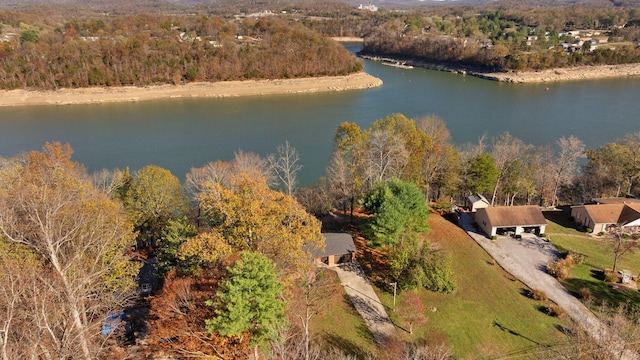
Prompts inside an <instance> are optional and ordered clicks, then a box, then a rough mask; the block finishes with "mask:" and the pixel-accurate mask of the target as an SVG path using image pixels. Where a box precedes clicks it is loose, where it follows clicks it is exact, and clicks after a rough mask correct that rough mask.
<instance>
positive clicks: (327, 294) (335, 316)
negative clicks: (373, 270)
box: [294, 270, 377, 358]
mask: <svg viewBox="0 0 640 360" xmlns="http://www.w3.org/2000/svg"><path fill="white" fill-rule="evenodd" d="M325 273H326V276H327V279H326V280H325V281H326V283H327V284H326V285H323V288H322V289H320V293H319V299H318V301H317V304H316V305H317V306H315V307H314V311H317V313H318V315H316V316H315V317H314V318H313V319H312V320H311V332H312V333H313V334H314V338H315V339H316V341H319V342H320V343H321V346H322V347H325V348H327V347H334V348H337V349H340V350H341V351H343V352H344V353H346V354H349V355H355V356H357V357H358V358H364V357H365V356H366V355H368V354H372V353H376V352H377V345H376V343H375V341H374V339H373V335H372V334H371V332H370V331H369V329H368V328H367V325H366V324H365V323H364V320H363V319H362V317H361V316H360V314H359V313H358V311H356V309H355V308H354V307H353V305H352V304H351V301H350V300H349V297H348V295H347V293H346V292H345V291H344V288H343V287H342V285H341V284H340V279H339V278H338V276H337V274H336V273H335V272H333V271H330V270H328V271H326V272H325ZM294 321H299V320H298V319H295V320H294Z"/></svg>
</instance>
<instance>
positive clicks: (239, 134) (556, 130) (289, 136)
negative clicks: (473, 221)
mask: <svg viewBox="0 0 640 360" xmlns="http://www.w3.org/2000/svg"><path fill="white" fill-rule="evenodd" d="M365 70H366V71H367V72H368V73H370V74H372V75H374V76H376V77H378V78H380V79H382V80H383V82H384V85H383V86H381V87H379V88H374V89H367V90H354V91H345V92H337V93H323V94H289V95H273V96H255V97H246V98H217V99H167V100H158V101H155V100H154V101H148V102H138V103H121V104H92V105H73V106H34V107H13V108H12V107H9V108H0V157H10V156H14V155H16V154H18V153H20V152H22V151H29V150H36V149H40V148H41V147H42V145H43V144H44V143H45V142H46V141H61V142H63V143H70V144H71V146H72V147H73V149H74V159H75V160H76V161H78V162H81V163H83V164H84V165H85V166H86V167H87V168H88V170H89V171H95V170H99V169H102V168H109V169H111V168H121V169H122V168H124V167H127V166H129V167H130V168H131V169H132V170H136V169H139V168H141V167H143V166H145V165H149V164H153V165H158V166H161V167H164V168H167V169H169V170H171V171H172V172H173V173H174V174H175V175H176V176H178V177H180V178H184V176H185V174H186V173H187V172H188V171H189V169H190V168H191V167H199V166H203V165H204V164H206V163H207V162H210V161H215V160H229V159H231V158H232V157H233V154H234V152H236V151H238V150H243V151H252V152H256V153H258V154H261V155H266V154H269V153H274V152H275V151H276V147H277V146H278V145H279V144H283V143H284V142H285V141H289V143H290V144H291V145H293V146H294V147H295V148H296V149H297V150H298V152H299V154H300V160H301V163H302V165H303V169H302V171H301V173H300V180H301V183H302V185H307V184H309V183H311V182H313V181H315V180H316V179H317V178H318V177H320V176H322V175H323V174H324V170H325V167H326V165H327V163H328V160H329V157H330V153H331V148H332V141H333V136H334V133H335V129H336V128H337V127H338V125H339V124H340V123H342V122H345V121H349V122H355V123H357V124H359V125H360V126H361V127H363V128H366V127H368V126H369V125H370V124H371V123H372V122H374V121H375V120H377V119H381V118H384V117H386V116H387V115H389V114H393V113H402V114H404V115H406V116H407V117H409V118H413V119H416V120H418V119H420V118H421V117H424V116H427V115H431V114H435V115H437V116H440V117H441V118H443V119H444V120H445V121H446V123H447V125H448V127H449V129H450V131H451V134H452V137H453V141H454V143H456V144H458V145H462V144H465V143H468V142H476V141H477V139H478V138H479V137H480V136H482V135H483V134H486V135H487V136H489V137H491V136H495V135H498V134H500V133H502V132H505V131H508V132H510V133H511V134H512V135H514V136H516V137H518V138H520V139H522V140H523V141H525V142H527V143H531V144H534V145H545V144H549V145H551V144H553V143H555V141H556V140H557V139H558V138H560V137H561V136H569V135H575V136H577V137H578V138H580V139H581V140H582V141H583V142H584V143H585V144H586V145H587V147H588V148H594V147H598V146H601V145H604V144H606V143H607V142H611V141H614V140H616V139H617V138H620V137H622V136H624V135H625V134H627V133H632V132H639V131H640V77H635V78H620V79H608V80H585V81H573V82H564V83H553V84H506V83H498V82H493V81H489V80H483V79H478V78H474V77H471V76H463V75H458V74H451V73H445V72H438V71H432V70H426V69H420V68H414V69H400V68H396V67H390V66H384V65H382V64H379V63H376V62H371V61H365Z"/></svg>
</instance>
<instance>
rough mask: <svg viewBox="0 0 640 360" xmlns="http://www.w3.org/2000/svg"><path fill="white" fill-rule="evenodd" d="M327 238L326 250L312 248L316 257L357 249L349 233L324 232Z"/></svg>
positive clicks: (342, 253) (351, 251) (350, 251)
mask: <svg viewBox="0 0 640 360" xmlns="http://www.w3.org/2000/svg"><path fill="white" fill-rule="evenodd" d="M322 235H324V240H325V247H324V251H321V250H320V249H318V248H313V249H311V255H313V257H314V258H317V257H322V256H331V255H344V254H349V253H353V252H355V251H356V245H355V244H354V243H353V238H352V237H351V235H349V234H347V233H323V234H322Z"/></svg>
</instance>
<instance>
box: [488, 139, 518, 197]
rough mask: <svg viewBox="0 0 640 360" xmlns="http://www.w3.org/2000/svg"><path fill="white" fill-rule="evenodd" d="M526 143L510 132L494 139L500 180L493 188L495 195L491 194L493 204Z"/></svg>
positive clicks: (494, 150) (493, 148)
mask: <svg viewBox="0 0 640 360" xmlns="http://www.w3.org/2000/svg"><path fill="white" fill-rule="evenodd" d="M524 148H525V144H524V143H523V142H522V140H520V139H518V138H516V137H514V136H512V135H511V134H509V133H508V132H505V133H503V134H501V135H498V136H497V137H496V138H494V139H493V143H492V147H491V154H492V155H493V159H494V161H495V164H496V168H497V169H498V181H496V185H495V186H494V188H493V195H492V196H491V205H493V204H494V203H495V200H496V197H497V195H498V189H499V188H500V186H501V185H502V183H503V182H505V181H506V179H507V177H508V176H510V175H511V174H510V170H511V167H512V166H513V165H514V163H515V162H516V161H518V159H519V158H520V155H521V154H522V152H523V150H524Z"/></svg>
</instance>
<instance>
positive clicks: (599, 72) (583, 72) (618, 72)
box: [362, 55, 640, 84]
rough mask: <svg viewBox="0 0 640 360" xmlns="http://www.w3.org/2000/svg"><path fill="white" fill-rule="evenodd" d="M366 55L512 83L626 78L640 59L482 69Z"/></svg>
mask: <svg viewBox="0 0 640 360" xmlns="http://www.w3.org/2000/svg"><path fill="white" fill-rule="evenodd" d="M362 57H364V58H366V59H370V60H375V61H381V62H387V63H393V64H400V65H402V66H414V67H422V68H426V69H431V70H439V71H446V72H452V73H457V74H462V75H471V76H476V77H479V78H483V79H488V80H494V81H501V82H509V83H519V84H522V83H551V82H559V81H574V80H589V79H607V78H624V77H631V76H640V63H634V64H617V65H593V66H588V65H583V66H573V67H565V68H555V69H546V70H539V71H508V72H482V71H476V70H472V69H469V68H468V67H465V66H461V65H455V64H434V63H429V62H426V61H422V60H417V59H396V58H387V57H381V56H370V55H365V56H362Z"/></svg>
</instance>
